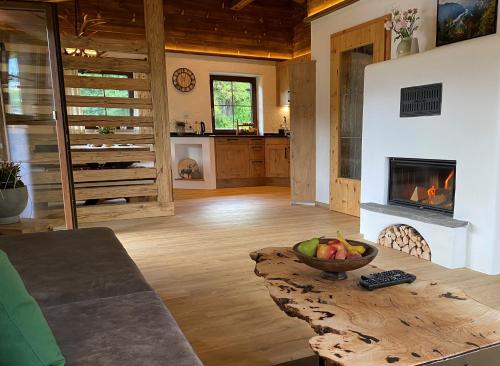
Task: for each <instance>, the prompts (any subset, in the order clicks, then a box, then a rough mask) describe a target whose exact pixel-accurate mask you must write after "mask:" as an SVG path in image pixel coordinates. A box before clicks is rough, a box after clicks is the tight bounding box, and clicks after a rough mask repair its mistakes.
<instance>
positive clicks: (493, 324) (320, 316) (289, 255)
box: [251, 248, 500, 366]
mask: <svg viewBox="0 0 500 366" xmlns="http://www.w3.org/2000/svg"><path fill="white" fill-rule="evenodd" d="M251 257H252V259H253V260H254V261H255V262H256V267H255V273H256V274H257V275H258V276H260V277H263V278H264V280H265V283H266V286H267V288H268V290H269V293H270V295H271V297H272V298H273V300H274V301H275V302H276V304H277V305H278V306H279V307H280V308H281V309H282V310H283V311H284V312H285V313H286V314H288V315H289V316H292V317H297V318H300V319H302V320H305V321H307V322H308V323H309V324H310V325H311V327H312V328H313V329H314V331H315V332H316V333H317V334H318V336H315V337H313V338H311V340H310V342H309V343H310V345H311V347H312V349H313V350H314V351H315V352H316V353H317V354H318V355H319V356H320V357H322V358H323V359H324V360H325V361H326V363H327V364H328V365H335V366H372V365H376V366H379V365H397V366H418V365H426V364H429V363H432V362H435V361H440V360H445V359H448V358H450V357H454V356H458V355H462V354H466V353H468V352H474V351H478V350H480V349H482V348H487V347H491V346H495V345H498V344H500V311H498V310H495V309H492V308H490V307H488V306H486V305H483V304H481V303H479V302H477V301H475V300H473V299H472V298H470V297H468V296H467V295H466V294H465V293H464V292H463V291H461V290H458V289H455V288H449V287H446V286H443V285H441V284H439V283H437V282H426V281H420V280H418V279H417V281H415V282H414V283H412V284H405V285H399V286H393V287H387V288H384V289H379V290H376V291H373V292H370V291H366V290H364V289H362V288H360V287H359V286H358V281H359V277H360V276H361V275H362V274H365V273H372V272H377V271H382V270H383V269H379V268H377V267H374V266H367V267H365V268H362V269H360V270H357V271H354V272H350V273H349V277H348V279H347V280H344V281H329V280H324V279H322V278H321V277H320V275H319V274H320V272H319V271H318V270H315V269H313V268H310V267H308V266H306V265H305V264H303V263H301V262H300V261H299V260H298V259H297V258H296V257H295V255H294V254H293V251H292V250H291V249H289V248H266V249H262V250H259V251H257V252H254V253H251Z"/></svg>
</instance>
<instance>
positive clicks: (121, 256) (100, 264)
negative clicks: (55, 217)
mask: <svg viewBox="0 0 500 366" xmlns="http://www.w3.org/2000/svg"><path fill="white" fill-rule="evenodd" d="M0 249H2V250H4V251H5V252H6V253H7V255H8V256H9V258H10V260H11V262H12V264H13V265H14V267H15V268H16V269H17V271H18V272H19V274H20V275H21V277H22V278H23V280H24V283H25V284H26V288H27V289H28V291H29V292H30V294H31V295H32V296H33V297H34V298H35V299H36V300H37V301H38V303H39V304H40V305H41V306H42V307H44V306H51V305H58V304H65V303H70V302H75V301H81V300H91V299H97V298H100V297H111V296H117V295H123V294H130V293H134V292H140V291H150V290H151V287H150V286H149V285H148V284H147V283H146V281H145V280H144V277H143V276H142V274H141V273H140V272H139V270H138V268H137V266H136V265H135V263H134V262H133V261H132V259H131V258H130V257H129V256H128V254H127V252H126V251H125V249H124V248H123V246H122V245H121V243H120V241H119V240H118V239H117V238H116V236H115V234H114V233H113V231H112V230H110V229H107V228H92V229H81V230H69V231H54V232H50V233H36V234H25V235H19V236H10V237H1V236H0Z"/></svg>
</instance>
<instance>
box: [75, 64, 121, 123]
mask: <svg viewBox="0 0 500 366" xmlns="http://www.w3.org/2000/svg"><path fill="white" fill-rule="evenodd" d="M80 76H91V77H106V78H119V79H126V78H128V76H127V75H124V74H101V73H81V74H80ZM80 95H81V96H85V97H111V98H128V97H129V91H128V90H114V89H91V88H82V89H80ZM82 114H84V115H89V116H130V109H128V108H100V107H82Z"/></svg>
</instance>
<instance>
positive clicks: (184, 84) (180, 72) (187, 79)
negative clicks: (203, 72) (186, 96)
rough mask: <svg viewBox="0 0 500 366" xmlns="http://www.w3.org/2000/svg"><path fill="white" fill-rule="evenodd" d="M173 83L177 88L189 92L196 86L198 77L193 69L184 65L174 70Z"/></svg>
mask: <svg viewBox="0 0 500 366" xmlns="http://www.w3.org/2000/svg"><path fill="white" fill-rule="evenodd" d="M172 83H173V84H174V86H175V88H176V89H177V90H179V91H181V92H184V93H187V92H190V91H191V90H193V89H194V87H195V86H196V77H195V76H194V73H193V72H192V71H191V70H189V69H186V68H185V67H182V68H180V69H177V70H175V71H174V74H173V75H172Z"/></svg>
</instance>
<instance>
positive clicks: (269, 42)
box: [59, 0, 311, 60]
mask: <svg viewBox="0 0 500 366" xmlns="http://www.w3.org/2000/svg"><path fill="white" fill-rule="evenodd" d="M164 4H165V7H164V13H165V19H166V22H165V34H166V45H165V46H166V49H167V50H169V51H176V52H188V53H201V54H216V55H228V56H241V57H256V58H269V59H276V60H285V59H290V58H293V57H297V56H301V55H304V54H306V53H309V52H310V43H311V41H310V23H308V22H304V19H305V18H306V17H307V2H306V0H272V1H269V0H165V1H164ZM59 9H60V11H59V13H60V27H61V31H62V32H63V33H74V15H73V14H74V5H73V1H68V2H64V3H61V4H59ZM80 12H81V14H88V15H89V16H90V17H91V18H95V17H101V18H102V19H103V20H105V21H106V24H104V25H102V26H100V27H99V28H98V31H97V33H96V34H95V35H94V37H95V38H115V39H122V40H136V39H144V16H143V5H142V1H137V0H106V1H102V0H85V1H80ZM80 22H81V20H80Z"/></svg>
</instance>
